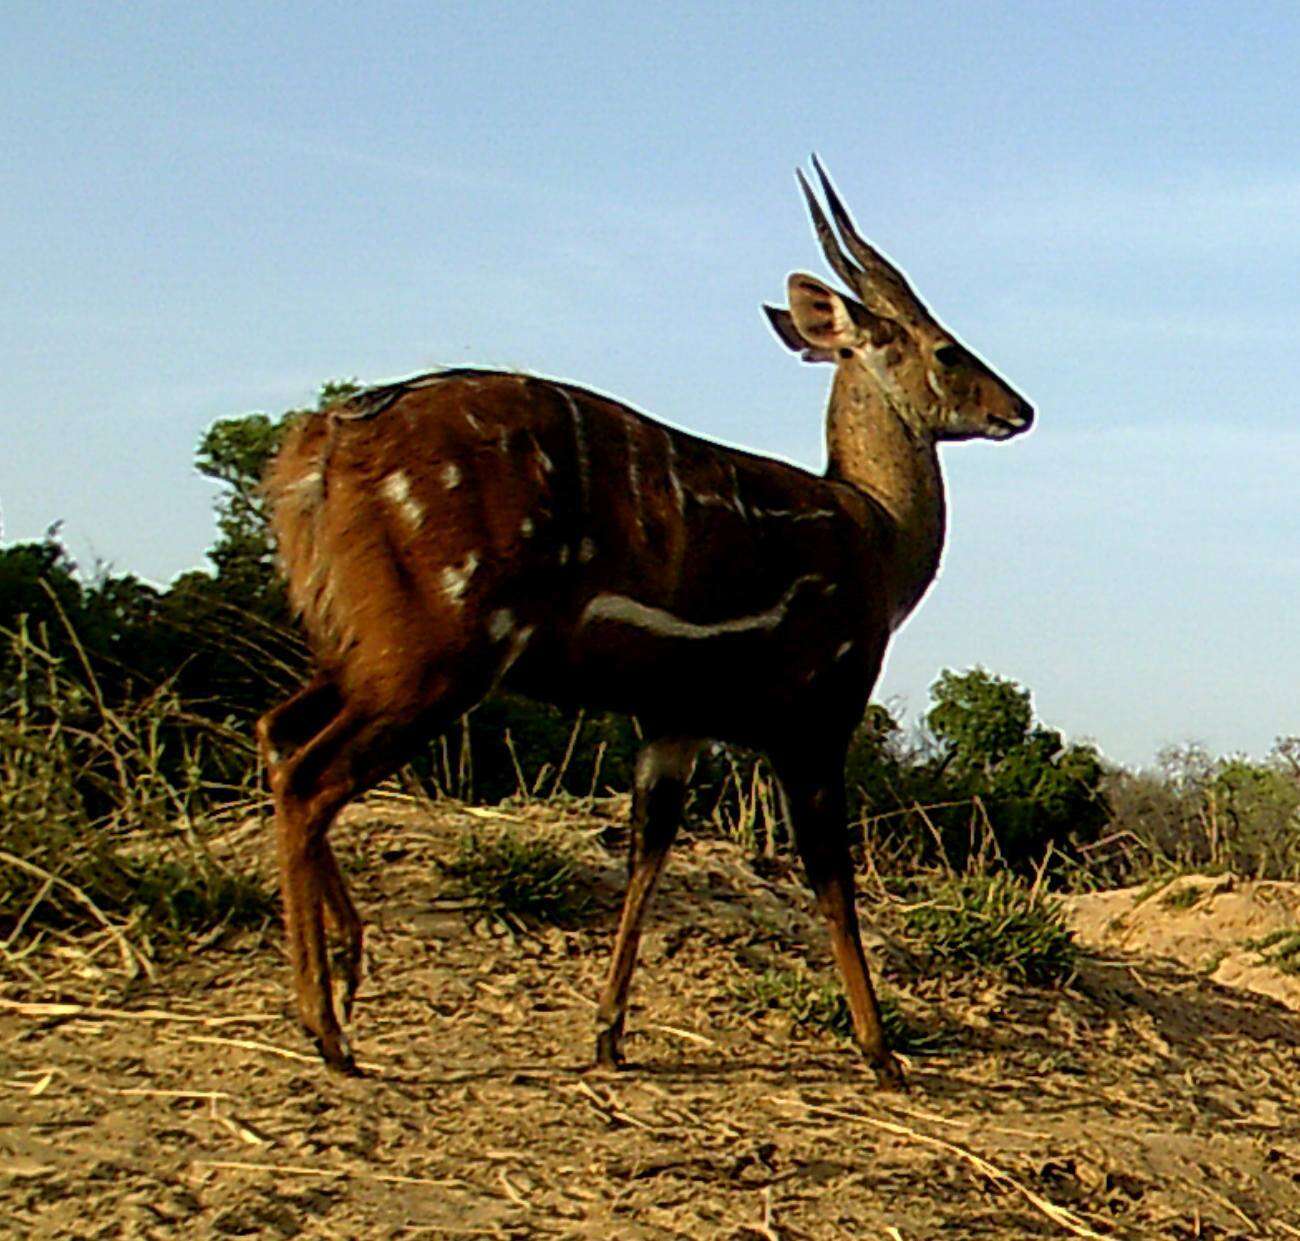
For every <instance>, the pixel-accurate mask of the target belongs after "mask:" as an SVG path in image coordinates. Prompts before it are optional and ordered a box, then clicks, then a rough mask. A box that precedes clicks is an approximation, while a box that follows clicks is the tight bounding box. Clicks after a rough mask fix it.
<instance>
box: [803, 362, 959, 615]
mask: <svg viewBox="0 0 1300 1241" xmlns="http://www.w3.org/2000/svg"><path fill="white" fill-rule="evenodd" d="M826 441H827V455H828V458H829V460H828V464H827V467H826V475H827V477H828V478H832V479H836V480H838V481H841V482H846V483H849V484H851V485H852V486H854V487H857V488H858V489H859V490H860V491H863V492H865V493H866V495H868V496H870V497H871V499H872V500H874V501H875V502H876V503H877V504H878V505H879V506H880V508H881V509H882V510H883V511H884V514H885V516H886V518H887V519H888V521H889V523H890V525H891V526H892V528H893V535H894V538H893V540H892V545H891V547H890V549H889V552H888V554H887V555H886V557H885V570H886V581H887V583H888V590H889V595H890V598H889V615H890V627H891V629H897V628H898V626H899V625H901V624H902V623H903V621H904V620H905V619H906V618H907V616H908V614H909V613H910V612H911V611H912V609H913V608H914V607H916V605H917V603H919V602H920V600H921V596H922V595H924V594H925V592H926V590H927V589H928V588H929V586H930V583H931V582H932V581H934V578H935V575H936V573H938V571H939V559H940V557H941V556H942V554H943V540H944V529H945V509H944V488H943V473H942V471H941V470H940V468H939V454H938V452H937V450H936V445H935V442H934V439H933V437H932V436H930V435H929V434H928V433H927V432H925V431H923V430H920V429H919V428H917V427H915V426H914V425H913V422H912V420H910V419H909V418H908V417H907V415H906V414H905V413H904V412H903V411H902V410H901V409H899V408H897V407H896V406H895V405H894V403H893V402H891V401H890V400H889V399H888V397H887V396H885V395H884V394H883V393H881V392H880V391H879V390H877V389H876V388H875V387H874V385H871V384H869V383H868V382H867V381H866V380H865V379H864V378H862V377H861V376H858V375H853V374H850V373H846V372H845V371H837V372H836V375H835V382H834V384H833V385H832V388H831V400H830V408H829V410H828V411H827V418H826Z"/></svg>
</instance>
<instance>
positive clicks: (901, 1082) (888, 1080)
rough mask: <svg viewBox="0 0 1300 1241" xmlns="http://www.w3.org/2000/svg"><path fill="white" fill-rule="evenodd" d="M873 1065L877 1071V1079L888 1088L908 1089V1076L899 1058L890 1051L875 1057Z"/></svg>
mask: <svg viewBox="0 0 1300 1241" xmlns="http://www.w3.org/2000/svg"><path fill="white" fill-rule="evenodd" d="M871 1067H872V1068H873V1069H875V1071H876V1080H877V1081H878V1082H879V1083H880V1085H882V1086H883V1087H884V1088H885V1089H886V1090H906V1089H907V1077H906V1076H905V1074H904V1073H903V1066H902V1065H901V1064H900V1063H899V1062H898V1058H897V1057H896V1056H895V1055H894V1054H893V1053H892V1052H889V1051H886V1052H884V1053H883V1054H882V1055H879V1056H877V1057H875V1058H874V1059H873V1061H872V1064H871Z"/></svg>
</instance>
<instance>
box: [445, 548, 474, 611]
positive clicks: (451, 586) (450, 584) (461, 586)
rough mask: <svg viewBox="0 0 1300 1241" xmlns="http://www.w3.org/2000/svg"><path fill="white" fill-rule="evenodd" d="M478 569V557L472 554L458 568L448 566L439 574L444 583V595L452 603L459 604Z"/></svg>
mask: <svg viewBox="0 0 1300 1241" xmlns="http://www.w3.org/2000/svg"><path fill="white" fill-rule="evenodd" d="M477 568H478V555H477V553H475V552H470V554H469V555H468V556H466V557H465V563H464V564H463V565H461V566H460V567H459V568H457V567H456V566H455V565H451V564H449V565H447V566H445V567H444V568H443V570H442V573H441V574H439V577H440V579H441V583H442V593H443V594H444V595H446V596H447V598H448V599H449V600H450V601H451V602H452V603H459V602H460V600H461V597H462V596H463V595H464V593H465V588H466V587H467V586H468V585H469V579H470V578H471V577H473V576H474V570H475V569H477Z"/></svg>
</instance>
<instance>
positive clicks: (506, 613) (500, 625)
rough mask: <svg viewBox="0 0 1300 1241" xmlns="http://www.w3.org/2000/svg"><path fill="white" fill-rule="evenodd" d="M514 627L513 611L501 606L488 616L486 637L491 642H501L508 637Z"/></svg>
mask: <svg viewBox="0 0 1300 1241" xmlns="http://www.w3.org/2000/svg"><path fill="white" fill-rule="evenodd" d="M514 627H515V617H514V613H513V612H511V610H510V609H509V608H501V609H499V610H498V611H496V612H493V613H492V615H491V616H489V617H488V625H487V630H488V637H489V638H491V639H492V641H493V642H502V641H504V640H505V639H506V638H508V637H509V636H510V634H511V632H512V631H513V629H514Z"/></svg>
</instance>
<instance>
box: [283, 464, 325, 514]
mask: <svg viewBox="0 0 1300 1241" xmlns="http://www.w3.org/2000/svg"><path fill="white" fill-rule="evenodd" d="M285 491H287V492H288V493H289V494H290V495H292V496H295V497H297V499H298V500H299V501H300V502H301V503H302V504H304V505H306V506H307V507H309V508H313V507H315V506H316V505H318V504H320V502H321V501H322V500H323V499H324V498H325V476H324V475H323V474H322V473H321V472H320V470H308V471H307V473H306V474H304V475H302V476H301V477H300V478H295V479H294V480H293V482H291V483H290V484H289V485H288V487H286V488H285Z"/></svg>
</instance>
